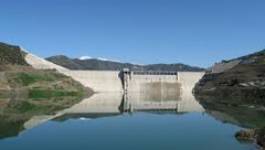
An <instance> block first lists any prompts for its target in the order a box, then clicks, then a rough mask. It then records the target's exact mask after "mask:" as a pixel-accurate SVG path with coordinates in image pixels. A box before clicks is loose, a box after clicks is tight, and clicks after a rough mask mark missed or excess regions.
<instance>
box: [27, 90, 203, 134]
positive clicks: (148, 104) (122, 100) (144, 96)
mask: <svg viewBox="0 0 265 150" xmlns="http://www.w3.org/2000/svg"><path fill="white" fill-rule="evenodd" d="M156 96H158V95H157V93H156V92H153V93H130V94H128V97H127V98H126V97H125V95H124V94H122V93H118V92H117V93H115V92H112V93H111V92H110V93H97V94H94V95H93V96H91V97H90V98H87V99H84V100H83V101H81V102H80V103H78V104H76V105H74V106H72V107H71V108H68V109H65V110H63V111H61V112H59V113H57V114H56V115H54V116H36V117H33V118H32V119H31V120H29V121H28V122H26V123H25V124H24V127H25V128H26V129H29V128H33V127H35V126H37V125H39V124H41V123H44V122H46V121H48V120H51V119H54V118H57V119H59V120H60V119H66V118H91V119H92V118H99V117H108V116H113V115H121V114H123V113H127V112H130V113H133V112H139V111H140V112H160V113H162V112H163V113H186V112H203V111H204V109H203V108H202V107H201V105H200V104H199V103H198V102H197V101H196V100H195V98H194V96H193V95H192V94H190V95H188V96H187V95H185V94H181V95H174V96H172V95H170V94H169V96H166V95H163V96H161V95H160V96H158V97H156ZM165 98H170V99H165Z"/></svg>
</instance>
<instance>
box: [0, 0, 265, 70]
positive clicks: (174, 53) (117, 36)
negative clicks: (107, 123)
mask: <svg viewBox="0 0 265 150" xmlns="http://www.w3.org/2000/svg"><path fill="white" fill-rule="evenodd" d="M264 7H265V1H264V0H42V1H41V0H1V4H0V18H1V21H0V41H2V42H9V43H13V44H18V45H22V46H23V47H25V48H26V49H28V50H29V51H31V52H32V53H35V54H36V55H39V56H41V57H48V56H52V55H57V54H65V55H67V56H70V57H80V56H83V55H88V56H92V57H105V58H109V59H115V60H120V61H123V62H133V63H140V64H150V63H178V62H181V63H185V64H190V65H197V66H203V67H208V66H210V65H211V64H213V63H214V62H216V61H220V60H222V59H229V58H233V57H237V56H241V55H245V54H248V53H251V52H254V51H258V50H261V49H264V48H265V11H264Z"/></svg>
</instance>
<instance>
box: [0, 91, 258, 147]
mask: <svg viewBox="0 0 265 150" xmlns="http://www.w3.org/2000/svg"><path fill="white" fill-rule="evenodd" d="M132 98H133V96H132ZM121 107H122V108H121ZM124 107H126V108H129V109H125V108H124ZM124 110H125V111H124ZM126 110H130V111H131V112H127V111H126ZM39 118H41V117H39ZM33 120H34V119H33ZM0 128H1V127H0ZM240 129H241V128H240V127H239V126H236V125H233V124H229V123H223V122H222V121H219V120H217V119H215V118H214V117H212V116H211V115H209V114H208V113H205V111H204V109H203V108H202V107H201V106H200V105H199V104H198V103H197V102H196V101H195V100H194V99H192V98H189V99H185V100H184V99H181V100H179V99H178V100H163V99H160V100H159V99H156V100H144V99H142V98H141V96H140V97H139V96H138V98H136V97H134V98H133V100H132V99H129V100H128V99H127V100H126V101H124V97H123V98H120V96H119V95H112V96H110V95H95V96H93V97H92V98H90V99H88V100H84V101H83V102H81V103H80V104H78V105H76V106H74V107H73V108H70V109H68V110H65V111H64V112H63V114H62V115H60V116H57V117H55V118H52V119H51V120H46V121H43V120H42V121H41V119H39V120H37V121H36V120H35V121H32V120H31V121H30V120H29V121H28V122H26V123H24V129H23V130H22V131H20V133H19V135H17V136H13V137H4V138H2V139H0V147H1V149H3V150H18V149H19V150H22V149H23V150H36V149H38V150H47V149H49V150H58V149H63V150H70V149H71V150H79V149H80V150H83V149H91V150H103V149H104V150H106V149H113V150H119V149H120V150H124V149H128V150H130V149H143V150H147V149H150V150H165V149H179V150H198V149H200V150H206V149H207V150H208V149H211V150H254V149H255V146H254V145H252V144H243V143H240V142H238V141H237V140H236V139H235V138H234V134H235V132H236V131H238V130H240ZM7 130H11V129H10V128H9V129H7Z"/></svg>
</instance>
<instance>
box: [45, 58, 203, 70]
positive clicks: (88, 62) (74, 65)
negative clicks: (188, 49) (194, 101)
mask: <svg viewBox="0 0 265 150" xmlns="http://www.w3.org/2000/svg"><path fill="white" fill-rule="evenodd" d="M46 59H47V60H49V61H51V62H53V63H55V64H57V65H60V66H63V67H65V68H69V69H73V70H122V69H124V68H129V69H130V70H133V71H204V69H203V68H199V67H193V66H189V65H184V64H151V65H136V64H131V63H121V62H115V61H107V60H99V59H93V58H92V59H82V60H80V59H72V58H69V57H67V56H62V55H58V56H52V57H49V58H46Z"/></svg>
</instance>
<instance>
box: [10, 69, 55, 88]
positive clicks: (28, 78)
mask: <svg viewBox="0 0 265 150" xmlns="http://www.w3.org/2000/svg"><path fill="white" fill-rule="evenodd" d="M15 81H16V82H19V83H21V84H22V85H23V86H28V85H30V84H33V83H36V82H38V81H55V78H53V77H52V76H50V75H46V74H36V73H26V72H20V73H17V74H16V78H15Z"/></svg>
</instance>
